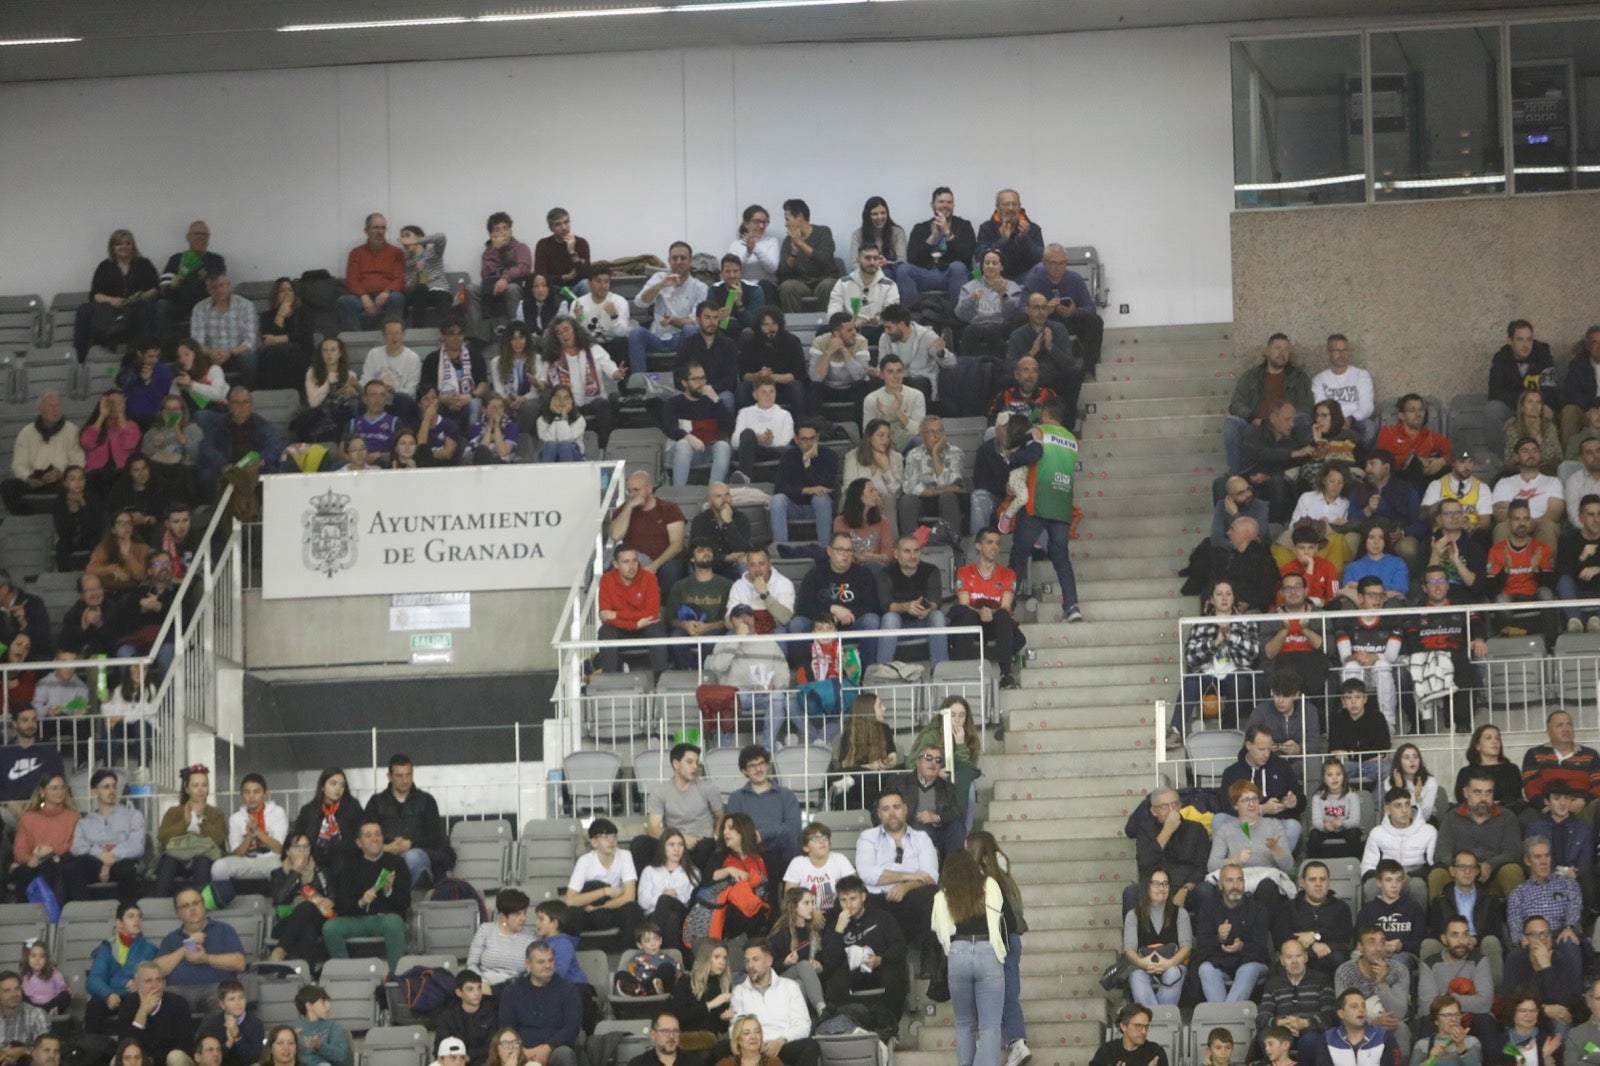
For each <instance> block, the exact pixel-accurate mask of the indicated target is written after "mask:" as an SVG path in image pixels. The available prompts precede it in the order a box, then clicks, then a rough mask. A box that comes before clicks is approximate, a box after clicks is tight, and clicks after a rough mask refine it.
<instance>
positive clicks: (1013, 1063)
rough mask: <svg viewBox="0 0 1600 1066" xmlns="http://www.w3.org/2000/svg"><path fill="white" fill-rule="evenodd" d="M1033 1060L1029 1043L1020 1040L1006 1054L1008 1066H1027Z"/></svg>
mask: <svg viewBox="0 0 1600 1066" xmlns="http://www.w3.org/2000/svg"><path fill="white" fill-rule="evenodd" d="M1032 1058H1033V1051H1032V1050H1031V1049H1030V1048H1029V1047H1028V1042H1027V1041H1026V1040H1018V1041H1017V1042H1016V1043H1014V1044H1012V1045H1011V1047H1010V1049H1009V1050H1008V1051H1007V1052H1006V1066H1026V1064H1027V1063H1028V1062H1029V1061H1030V1060H1032Z"/></svg>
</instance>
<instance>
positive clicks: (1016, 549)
mask: <svg viewBox="0 0 1600 1066" xmlns="http://www.w3.org/2000/svg"><path fill="white" fill-rule="evenodd" d="M1071 528H1072V526H1071V524H1070V523H1068V522H1057V521H1055V520H1053V519H1048V518H1040V517H1039V516H1038V515H1031V514H1028V513H1026V512H1020V513H1018V515H1017V527H1016V529H1015V530H1014V531H1013V532H1012V534H1011V559H1010V562H1009V564H1008V565H1009V566H1010V567H1011V569H1012V571H1013V572H1014V573H1016V575H1017V579H1018V581H1019V582H1021V583H1023V584H1027V582H1028V578H1027V575H1028V555H1029V553H1031V552H1032V550H1033V545H1034V544H1035V543H1037V542H1038V540H1039V538H1040V537H1041V536H1047V537H1049V539H1050V543H1049V547H1048V549H1047V550H1048V551H1049V552H1050V565H1051V566H1053V567H1055V571H1056V582H1057V583H1058V584H1059V585H1060V586H1061V608H1062V610H1063V611H1065V610H1069V609H1071V608H1073V607H1076V606H1078V579H1077V578H1076V577H1075V576H1073V573H1072V559H1071V557H1070V556H1069V555H1068V554H1067V552H1068V548H1069V547H1070V544H1071V541H1070V540H1069V531H1070V530H1071Z"/></svg>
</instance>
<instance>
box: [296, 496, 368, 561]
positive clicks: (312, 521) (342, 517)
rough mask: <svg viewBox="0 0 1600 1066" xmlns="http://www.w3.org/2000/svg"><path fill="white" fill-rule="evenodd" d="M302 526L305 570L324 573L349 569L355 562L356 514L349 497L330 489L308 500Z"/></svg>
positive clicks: (302, 553)
mask: <svg viewBox="0 0 1600 1066" xmlns="http://www.w3.org/2000/svg"><path fill="white" fill-rule="evenodd" d="M302 523H303V525H304V534H303V536H302V537H301V542H300V543H301V547H302V552H301V555H302V558H303V559H304V560H305V565H306V569H307V570H311V571H315V572H319V573H323V574H327V575H328V576H329V577H330V578H331V577H332V576H333V575H334V574H336V573H338V572H339V571H340V570H348V569H350V568H351V567H352V566H354V565H355V562H356V539H357V537H356V512H355V510H354V509H353V508H352V507H351V506H350V497H349V496H344V495H341V494H340V493H337V492H334V491H333V490H332V489H329V490H328V491H327V492H325V493H323V494H322V495H321V496H313V497H312V498H311V509H310V510H308V511H306V512H305V514H304V516H303V518H302Z"/></svg>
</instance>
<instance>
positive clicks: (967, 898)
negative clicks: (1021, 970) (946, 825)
mask: <svg viewBox="0 0 1600 1066" xmlns="http://www.w3.org/2000/svg"><path fill="white" fill-rule="evenodd" d="M1010 906H1011V905H1010V904H1009V903H1007V902H1006V898H1005V893H1004V892H1002V891H1001V890H1000V885H999V883H998V882H996V881H995V879H994V878H992V877H985V876H984V875H983V871H982V870H980V869H979V868H978V860H977V859H975V858H973V857H972V854H971V853H970V852H968V851H967V850H966V849H964V848H963V849H960V850H957V851H952V852H951V853H950V854H949V855H948V856H947V857H946V858H945V860H944V869H943V870H941V871H940V873H939V892H938V894H937V895H935V896H934V897H933V932H934V935H935V936H937V937H938V938H939V943H940V945H941V946H942V947H943V948H944V952H945V955H946V956H948V957H949V960H950V1008H951V1010H952V1011H953V1012H954V1013H955V1019H956V1061H957V1062H958V1063H961V1064H962V1066H1000V1048H1001V1044H1000V1015H1001V1013H1002V1011H1003V1010H1004V1009H1005V998H1006V975H1005V961H1006V933H1005V931H1006V929H1007V928H1008V927H1009V926H1011V925H1014V924H1016V923H1015V920H1014V919H1009V916H1008V915H1007V913H1006V912H1007V911H1008V910H1009V909H1010Z"/></svg>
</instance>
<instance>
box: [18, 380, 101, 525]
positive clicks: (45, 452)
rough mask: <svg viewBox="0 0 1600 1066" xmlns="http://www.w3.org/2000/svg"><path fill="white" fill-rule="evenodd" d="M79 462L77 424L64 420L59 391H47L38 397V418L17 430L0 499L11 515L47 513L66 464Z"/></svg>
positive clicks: (58, 491) (57, 489)
mask: <svg viewBox="0 0 1600 1066" xmlns="http://www.w3.org/2000/svg"><path fill="white" fill-rule="evenodd" d="M82 465H83V446H82V445H81V444H79V443H78V427H77V426H76V425H74V424H73V423H71V422H69V421H67V416H66V412H65V411H64V410H63V408H62V405H61V394H60V393H58V392H47V393H45V394H44V395H43V396H41V397H39V417H38V418H36V419H34V420H33V421H32V422H29V423H28V424H27V425H25V426H23V427H22V429H21V430H20V431H18V433H17V442H16V445H15V447H14V448H13V449H12V452H11V476H10V477H8V478H6V479H5V481H3V482H0V499H3V500H4V501H5V505H6V510H8V511H10V512H11V513H12V514H17V515H23V514H48V513H49V512H50V511H51V509H52V508H53V507H54V506H55V499H56V497H57V496H58V495H60V494H61V479H62V477H63V476H64V475H65V474H66V472H67V467H69V466H82Z"/></svg>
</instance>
